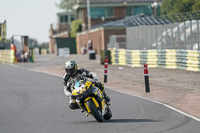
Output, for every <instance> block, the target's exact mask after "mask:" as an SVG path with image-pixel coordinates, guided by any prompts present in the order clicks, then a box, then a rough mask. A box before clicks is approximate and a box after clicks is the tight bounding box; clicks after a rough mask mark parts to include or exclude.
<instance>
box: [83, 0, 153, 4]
mask: <svg viewBox="0 0 200 133" xmlns="http://www.w3.org/2000/svg"><path fill="white" fill-rule="evenodd" d="M154 1H155V0H90V3H124V2H127V3H129V2H154ZM80 3H86V1H82V2H81V1H80Z"/></svg>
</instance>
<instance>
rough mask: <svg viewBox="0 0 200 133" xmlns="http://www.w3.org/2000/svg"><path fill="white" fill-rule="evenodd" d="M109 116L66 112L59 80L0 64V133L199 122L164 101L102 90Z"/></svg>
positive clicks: (191, 130) (161, 130)
mask: <svg viewBox="0 0 200 133" xmlns="http://www.w3.org/2000/svg"><path fill="white" fill-rule="evenodd" d="M106 92H107V93H108V95H109V96H110V97H111V99H112V100H111V110H112V113H113V117H112V119H111V120H110V121H105V122H103V123H98V122H96V120H95V119H94V118H92V117H91V116H89V117H86V116H85V114H84V113H81V110H75V111H73V110H70V109H69V108H68V101H69V100H68V98H67V97H66V96H65V95H64V94H63V85H62V78H61V77H58V76H52V75H49V74H44V73H39V72H35V71H30V70H28V69H26V68H19V67H14V66H10V65H7V64H1V63H0V133H61V132H62V133H72V132H73V133H79V132H80V133H88V132H95V133H102V132H104V133H108V132H109V133H110V132H113V133H199V132H200V122H198V121H196V120H194V119H192V118H190V117H187V116H185V115H183V114H179V113H178V112H176V111H174V110H171V109H169V108H167V107H165V106H163V105H160V104H158V103H154V102H152V101H148V100H145V99H142V98H138V97H135V96H131V95H127V94H123V93H120V92H117V91H113V90H110V89H106Z"/></svg>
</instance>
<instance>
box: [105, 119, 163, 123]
mask: <svg viewBox="0 0 200 133" xmlns="http://www.w3.org/2000/svg"><path fill="white" fill-rule="evenodd" d="M104 122H106V123H128V122H159V121H157V120H152V119H111V120H108V121H104Z"/></svg>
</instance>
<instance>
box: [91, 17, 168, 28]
mask: <svg viewBox="0 0 200 133" xmlns="http://www.w3.org/2000/svg"><path fill="white" fill-rule="evenodd" d="M169 23H171V22H170V21H169V20H164V19H161V18H155V17H151V16H143V15H135V16H131V17H128V18H124V19H121V20H117V21H110V22H106V23H103V24H100V25H96V26H93V27H92V29H94V28H98V27H134V26H140V25H164V24H169Z"/></svg>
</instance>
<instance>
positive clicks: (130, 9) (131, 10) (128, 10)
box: [126, 7, 133, 16]
mask: <svg viewBox="0 0 200 133" xmlns="http://www.w3.org/2000/svg"><path fill="white" fill-rule="evenodd" d="M132 12H133V8H132V7H126V16H132V15H133V13H132Z"/></svg>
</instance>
